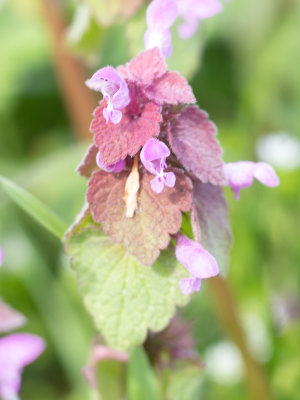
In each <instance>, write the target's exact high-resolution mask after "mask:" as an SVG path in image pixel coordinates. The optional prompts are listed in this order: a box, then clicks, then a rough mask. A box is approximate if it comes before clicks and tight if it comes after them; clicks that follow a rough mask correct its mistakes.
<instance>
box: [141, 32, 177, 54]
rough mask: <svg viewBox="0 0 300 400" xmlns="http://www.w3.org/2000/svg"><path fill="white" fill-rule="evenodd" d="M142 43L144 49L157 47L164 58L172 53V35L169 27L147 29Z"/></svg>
mask: <svg viewBox="0 0 300 400" xmlns="http://www.w3.org/2000/svg"><path fill="white" fill-rule="evenodd" d="M144 43H145V48H146V49H152V48H154V47H158V48H159V50H160V52H161V55H162V56H163V57H164V58H169V57H170V55H171V54H172V51H173V46H172V35H171V32H170V30H169V29H151V28H149V29H147V30H146V32H145V35H144Z"/></svg>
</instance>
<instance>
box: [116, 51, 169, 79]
mask: <svg viewBox="0 0 300 400" xmlns="http://www.w3.org/2000/svg"><path fill="white" fill-rule="evenodd" d="M117 71H118V73H119V74H120V75H121V76H122V77H123V78H124V79H128V80H129V81H133V82H136V83H138V84H140V85H144V86H148V85H151V83H152V82H153V81H154V79H157V78H159V77H161V76H162V75H163V74H164V73H165V72H166V71H167V66H166V63H165V61H164V59H163V58H162V56H161V54H160V51H159V49H158V47H154V48H153V49H150V50H146V51H143V52H141V53H140V54H139V55H138V56H137V57H136V58H134V59H133V60H131V61H130V63H128V64H126V65H124V66H120V67H118V69H117Z"/></svg>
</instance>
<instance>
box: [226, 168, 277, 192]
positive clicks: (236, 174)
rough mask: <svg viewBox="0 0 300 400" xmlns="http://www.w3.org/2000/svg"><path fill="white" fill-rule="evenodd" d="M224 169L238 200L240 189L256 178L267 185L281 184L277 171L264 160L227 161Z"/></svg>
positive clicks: (246, 186)
mask: <svg viewBox="0 0 300 400" xmlns="http://www.w3.org/2000/svg"><path fill="white" fill-rule="evenodd" d="M223 171H224V174H225V177H226V179H227V185H228V186H230V187H231V188H232V190H233V192H234V193H235V198H236V199H237V200H238V199H239V193H240V190H241V189H245V188H248V187H249V186H251V185H252V184H253V181H254V178H256V179H257V180H258V181H260V182H261V183H262V184H263V185H265V186H269V187H276V186H278V185H279V178H278V176H277V174H276V172H275V171H274V169H273V168H272V167H271V166H270V165H269V164H267V163H264V162H258V163H255V162H252V161H238V162H235V163H227V164H224V165H223Z"/></svg>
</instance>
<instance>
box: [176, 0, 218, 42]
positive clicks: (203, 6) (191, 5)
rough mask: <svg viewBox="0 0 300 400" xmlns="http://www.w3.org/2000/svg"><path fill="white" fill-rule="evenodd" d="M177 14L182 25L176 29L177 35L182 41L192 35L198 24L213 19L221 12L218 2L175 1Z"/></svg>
mask: <svg viewBox="0 0 300 400" xmlns="http://www.w3.org/2000/svg"><path fill="white" fill-rule="evenodd" d="M176 1H177V4H178V9H179V14H180V16H181V17H182V19H183V23H182V24H181V25H180V26H179V27H178V34H179V36H180V37H182V38H183V39H187V38H189V37H191V36H193V35H194V33H195V32H196V30H197V28H198V22H199V21H201V20H203V19H206V18H210V17H213V16H214V15H216V14H218V13H219V12H220V11H222V8H223V7H222V4H221V2H220V1H219V0H184V1H181V0H176Z"/></svg>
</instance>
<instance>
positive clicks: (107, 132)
mask: <svg viewBox="0 0 300 400" xmlns="http://www.w3.org/2000/svg"><path fill="white" fill-rule="evenodd" d="M104 107H105V102H102V103H101V105H100V106H99V107H97V108H96V110H95V112H94V119H93V121H92V124H91V132H93V133H94V134H95V136H94V142H95V144H96V146H97V147H98V149H99V152H100V154H101V159H102V161H103V163H104V164H107V165H111V164H115V163H117V162H118V161H120V160H124V159H125V158H126V157H127V155H130V156H133V155H135V154H136V153H137V152H138V151H139V150H140V148H141V147H142V146H143V145H144V144H145V143H146V142H147V140H148V139H150V138H151V137H152V136H157V135H158V134H159V130H160V122H161V119H162V117H161V113H160V108H159V106H158V105H157V104H154V103H146V104H145V105H144V107H143V108H142V111H141V113H140V115H138V116H130V115H127V114H126V113H124V114H123V118H122V120H121V121H120V122H119V123H118V124H117V125H114V124H107V123H106V122H105V119H104V118H103V115H102V110H103V108H104Z"/></svg>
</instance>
